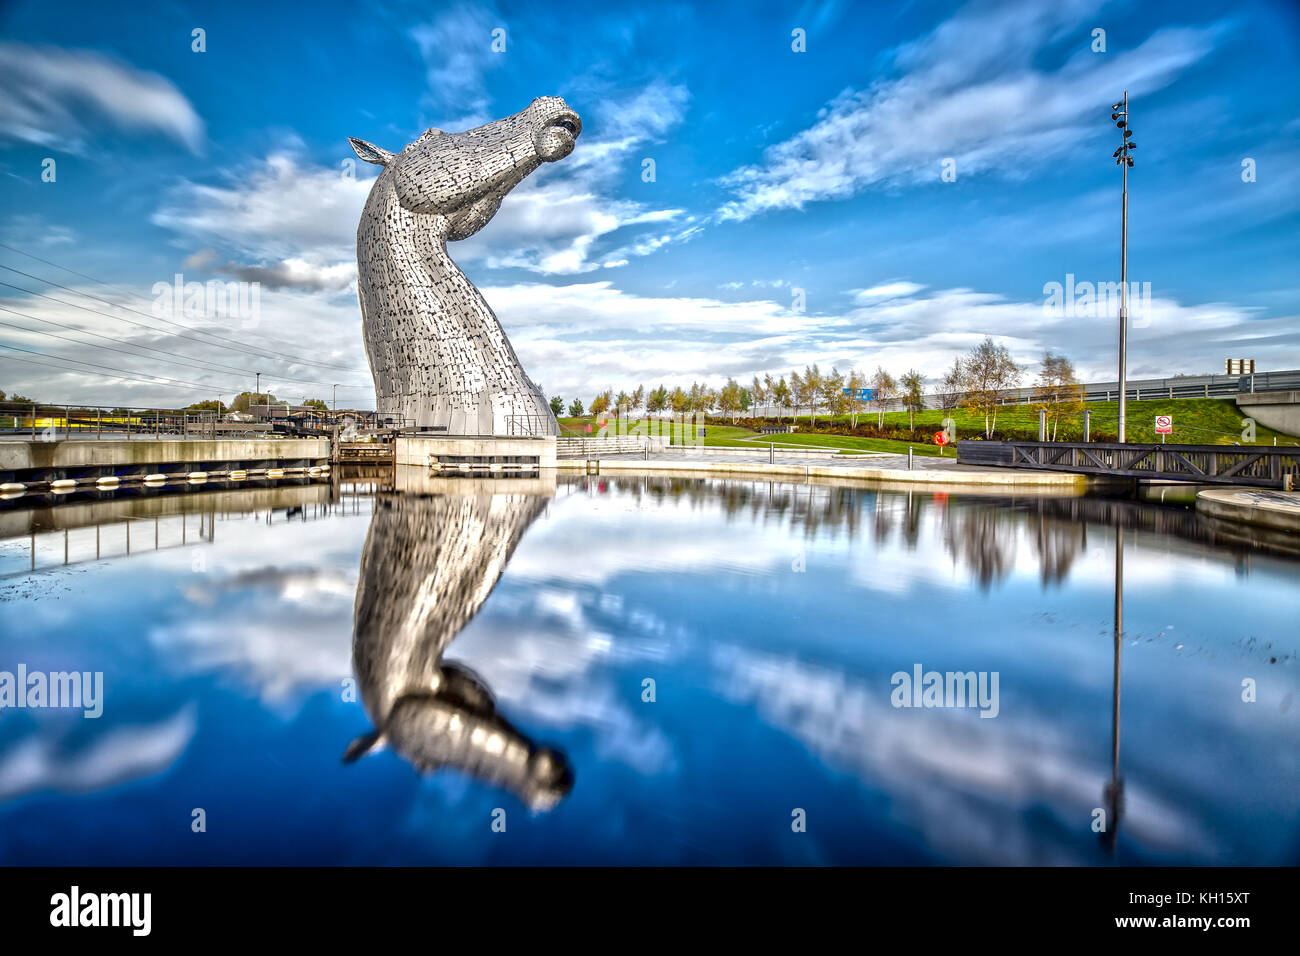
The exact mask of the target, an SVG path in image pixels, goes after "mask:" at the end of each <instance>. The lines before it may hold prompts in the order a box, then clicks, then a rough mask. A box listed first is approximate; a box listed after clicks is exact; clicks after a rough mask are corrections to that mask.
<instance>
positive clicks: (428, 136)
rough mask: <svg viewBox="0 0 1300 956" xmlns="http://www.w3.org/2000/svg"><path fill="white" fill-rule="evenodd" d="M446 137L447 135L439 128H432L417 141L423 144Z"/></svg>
mask: <svg viewBox="0 0 1300 956" xmlns="http://www.w3.org/2000/svg"><path fill="white" fill-rule="evenodd" d="M444 135H446V134H444V133H443V131H442V130H440V129H438V127H436V126H430V127H429V128H428V129H426V130H425V131H424V132H423V133H421V134H420V138H419V139H417V140H416V142H417V143H423V142H424V141H425V140H430V139H434V138H435V137H438V136H444Z"/></svg>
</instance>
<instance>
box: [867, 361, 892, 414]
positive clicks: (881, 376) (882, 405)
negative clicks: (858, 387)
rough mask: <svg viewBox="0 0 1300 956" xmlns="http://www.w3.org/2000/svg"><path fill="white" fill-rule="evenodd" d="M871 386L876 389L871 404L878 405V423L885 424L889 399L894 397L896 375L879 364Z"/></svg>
mask: <svg viewBox="0 0 1300 956" xmlns="http://www.w3.org/2000/svg"><path fill="white" fill-rule="evenodd" d="M871 387H872V388H873V389H875V392H876V394H875V395H874V396H873V397H872V399H871V404H872V405H874V406H876V425H877V426H883V425H884V424H885V409H886V408H887V407H888V406H889V400H890V399H891V398H893V397H894V389H895V388H896V387H897V383H896V382H895V381H894V377H893V376H892V375H890V374H889V373H888V372H886V371H885V369H884V368H883V367H882V366H880V365H877V366H876V373H875V374H874V375H872V376H871Z"/></svg>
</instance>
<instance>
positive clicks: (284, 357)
mask: <svg viewBox="0 0 1300 956" xmlns="http://www.w3.org/2000/svg"><path fill="white" fill-rule="evenodd" d="M0 246H4V248H6V249H13V246H8V245H4V243H0ZM14 251H15V252H18V253H21V254H22V255H28V253H24V252H23V251H22V250H21V249H14ZM32 258H36V257H35V256H33V257H32ZM38 261H41V262H47V263H48V264H50V265H54V266H55V268H62V266H58V265H57V264H55V263H49V262H48V260H45V259H40V260H38ZM0 269H5V270H7V271H9V272H15V273H17V274H18V275H20V276H26V277H27V278H29V279H35V280H36V281H37V282H44V283H45V284H46V285H52V286H54V287H55V288H57V289H63V290H64V291H65V292H71V293H72V294H73V295H80V296H84V297H85V298H87V299H91V300H93V301H95V302H102V303H104V304H105V305H110V306H112V307H113V308H116V309H123V310H125V311H127V312H134V313H135V314H136V315H142V316H144V317H145V318H147V319H157V320H158V321H159V322H165V323H167V324H168V325H174V326H176V328H178V329H184V330H185V331H187V332H195V333H197V334H199V335H206V336H208V337H209V338H213V339H217V340H219V341H221V342H229V343H230V344H229V345H223V346H220V347H221V348H227V349H234V350H236V351H240V352H247V353H248V354H250V355H257V356H260V357H262V358H270V359H276V360H280V361H290V362H295V363H297V364H299V365H312V366H316V367H317V368H336V369H340V370H342V371H345V372H360V371H362V369H358V368H351V367H349V366H346V365H335V364H333V363H332V362H313V361H312V360H311V359H305V358H302V357H301V356H295V355H290V354H289V353H287V352H272V351H266V350H263V349H255V348H249V347H248V346H246V345H244V344H243V343H241V342H238V341H236V340H235V339H232V338H227V337H226V336H224V335H218V334H217V333H215V332H206V331H204V330H202V329H195V328H192V327H190V326H187V325H182V324H181V323H179V322H173V321H172V320H171V319H166V318H163V317H162V316H160V315H151V314H150V313H148V312H141V311H140V310H139V309H133V308H131V307H130V306H127V305H122V304H121V303H120V302H113V301H112V300H111V299H101V298H100V297H99V296H95V295H91V294H90V293H89V292H83V291H81V290H79V289H74V288H72V287H71V286H66V285H61V284H60V283H58V282H55V281H53V280H52V279H45V278H42V277H41V276H38V275H32V274H31V273H30V272H23V271H22V270H21V269H15V268H14V267H13V266H6V265H0ZM68 271H72V270H68ZM74 274H75V275H81V273H74ZM86 278H91V277H89V276H86ZM92 281H94V282H100V284H102V285H107V283H103V282H101V280H99V279H93V278H92ZM0 285H6V286H8V287H9V288H11V289H18V291H20V292H26V293H28V294H29V295H40V296H43V297H44V298H47V299H50V300H51V301H54V302H60V303H62V304H63V305H71V306H73V307H74V308H79V309H80V308H85V306H79V305H76V304H75V303H72V302H64V301H63V300H62V299H55V298H54V297H53V296H48V295H44V293H41V292H35V291H33V290H31V289H23V288H21V287H19V286H15V285H9V283H7V282H2V283H0ZM87 311H91V312H94V311H96V310H94V309H88V310H87ZM97 314H99V315H107V313H104V312H99V313H97ZM108 317H109V318H116V319H121V317H120V316H108ZM121 321H124V322H125V321H129V320H127V319H121ZM133 324H135V325H139V324H140V323H138V322H136V323H133ZM145 328H149V326H145ZM153 331H155V332H158V331H161V330H160V329H153ZM173 334H174V333H173ZM179 337H180V338H191V336H185V335H182V336H179ZM194 341H198V342H199V344H200V345H206V346H208V347H209V348H211V347H212V345H213V344H214V343H212V342H204V341H201V340H197V339H195V340H194Z"/></svg>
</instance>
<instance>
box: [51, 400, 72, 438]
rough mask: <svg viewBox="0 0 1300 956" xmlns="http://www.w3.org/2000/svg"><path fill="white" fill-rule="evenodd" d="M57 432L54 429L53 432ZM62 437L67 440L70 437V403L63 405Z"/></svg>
mask: <svg viewBox="0 0 1300 956" xmlns="http://www.w3.org/2000/svg"><path fill="white" fill-rule="evenodd" d="M58 433H59V432H58V430H57V429H56V430H55V432H54V434H56V435H57V434H58ZM63 438H64V441H67V440H69V439H71V438H72V406H71V405H64V406H63Z"/></svg>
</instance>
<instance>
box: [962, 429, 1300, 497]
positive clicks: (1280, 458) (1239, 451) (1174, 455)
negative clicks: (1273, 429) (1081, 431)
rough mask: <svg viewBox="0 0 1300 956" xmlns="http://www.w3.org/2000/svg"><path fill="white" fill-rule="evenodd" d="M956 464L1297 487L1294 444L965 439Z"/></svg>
mask: <svg viewBox="0 0 1300 956" xmlns="http://www.w3.org/2000/svg"><path fill="white" fill-rule="evenodd" d="M957 460H958V461H959V462H960V463H961V464H969V465H993V466H997V467H1003V468H1032V469H1035V470H1038V471H1044V470H1045V471H1071V472H1076V473H1078V474H1084V475H1099V476H1113V477H1119V478H1147V479H1165V480H1175V481H1193V482H1197V483H1205V484H1226V485H1253V486H1255V487H1259V488H1281V489H1283V490H1286V491H1290V490H1292V489H1294V488H1295V487H1296V485H1297V484H1300V481H1298V480H1297V479H1298V476H1300V448H1297V447H1294V446H1293V447H1269V446H1267V445H1154V444H1153V445H1147V444H1132V443H1124V444H1118V443H1110V442H1067V441H1051V442H1045V441H1044V442H1040V441H969V440H967V441H959V442H957Z"/></svg>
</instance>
